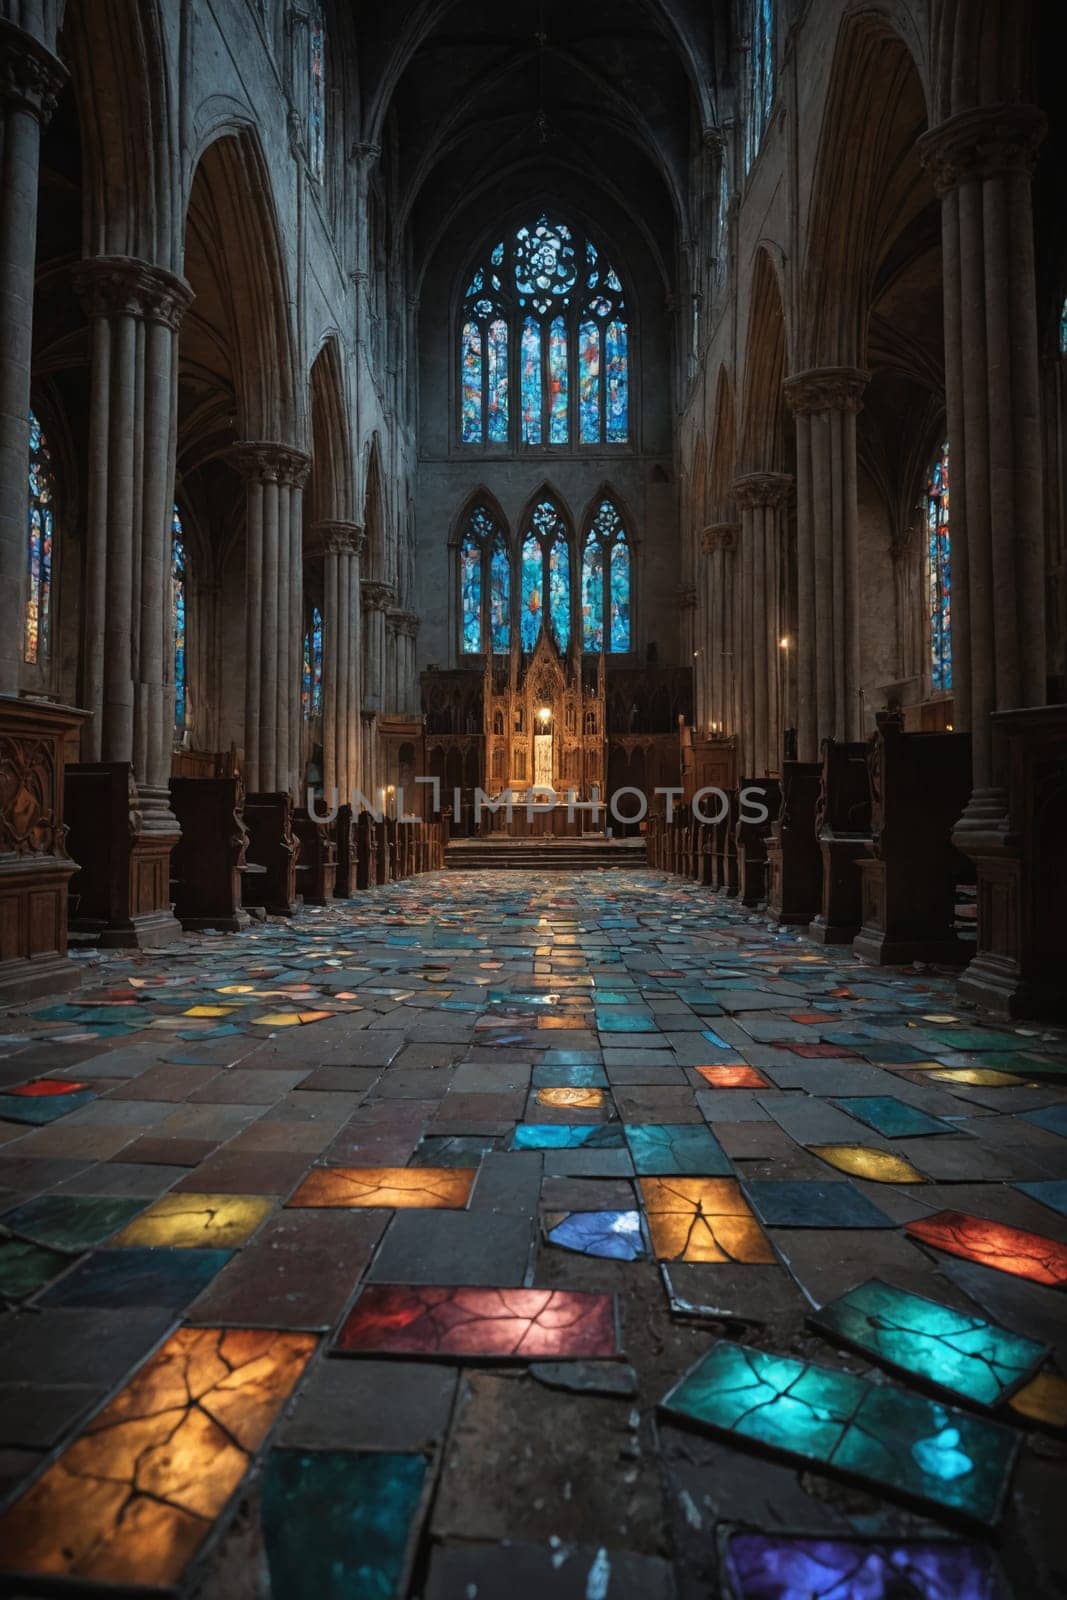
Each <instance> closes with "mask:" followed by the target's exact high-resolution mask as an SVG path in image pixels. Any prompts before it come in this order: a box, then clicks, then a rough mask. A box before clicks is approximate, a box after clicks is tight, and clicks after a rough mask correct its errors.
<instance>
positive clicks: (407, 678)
mask: <svg viewBox="0 0 1067 1600" xmlns="http://www.w3.org/2000/svg"><path fill="white" fill-rule="evenodd" d="M420 620H421V619H420V618H419V617H418V616H417V615H416V613H415V612H414V611H403V610H394V611H390V612H389V616H388V621H389V626H390V628H391V629H392V631H393V634H394V637H395V650H396V699H395V700H394V702H393V709H394V710H395V711H399V712H402V713H403V714H404V715H405V716H412V715H415V714H416V713H417V712H418V709H419V703H418V686H417V683H416V675H415V639H416V637H417V635H418V631H419V622H420Z"/></svg>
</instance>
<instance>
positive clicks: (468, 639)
mask: <svg viewBox="0 0 1067 1600" xmlns="http://www.w3.org/2000/svg"><path fill="white" fill-rule="evenodd" d="M459 592H460V601H461V604H462V607H463V649H464V651H465V652H466V653H467V654H468V655H475V654H477V652H478V651H479V650H480V649H481V648H482V547H481V544H480V542H479V540H478V539H476V538H475V536H474V533H473V531H472V530H471V528H470V527H469V526H468V528H467V533H466V537H465V538H464V540H463V545H462V548H461V549H460V552H459Z"/></svg>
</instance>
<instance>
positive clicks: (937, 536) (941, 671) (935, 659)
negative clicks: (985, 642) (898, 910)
mask: <svg viewBox="0 0 1067 1600" xmlns="http://www.w3.org/2000/svg"><path fill="white" fill-rule="evenodd" d="M926 537H927V547H926V548H927V581H928V584H929V598H930V678H931V684H932V687H933V688H934V689H935V690H939V689H951V688H952V552H951V543H952V539H951V529H950V522H949V470H948V442H947V441H946V442H945V443H944V444H943V445H942V446H941V449H940V450H939V451H938V454H937V457H936V459H935V461H934V464H933V466H932V467H931V469H930V477H929V480H928V482H927V485H926Z"/></svg>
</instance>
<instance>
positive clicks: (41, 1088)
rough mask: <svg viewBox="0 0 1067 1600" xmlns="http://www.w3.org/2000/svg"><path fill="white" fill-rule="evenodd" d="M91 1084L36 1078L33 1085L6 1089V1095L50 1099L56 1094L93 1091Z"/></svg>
mask: <svg viewBox="0 0 1067 1600" xmlns="http://www.w3.org/2000/svg"><path fill="white" fill-rule="evenodd" d="M91 1088H92V1084H90V1083H73V1082H71V1081H70V1080H69V1079H66V1078H35V1079H34V1080H33V1082H32V1083H20V1084H19V1085H18V1087H17V1088H16V1089H5V1090H4V1093H5V1094H17V1095H21V1096H22V1097H23V1098H24V1099H28V1100H40V1099H50V1098H51V1097H52V1095H56V1094H80V1093H81V1091H82V1090H83V1089H91Z"/></svg>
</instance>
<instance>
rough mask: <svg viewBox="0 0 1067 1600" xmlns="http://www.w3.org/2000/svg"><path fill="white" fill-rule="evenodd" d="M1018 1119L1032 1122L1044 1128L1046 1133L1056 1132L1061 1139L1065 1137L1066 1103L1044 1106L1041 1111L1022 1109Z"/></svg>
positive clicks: (1066, 1128) (1066, 1135) (1066, 1134)
mask: <svg viewBox="0 0 1067 1600" xmlns="http://www.w3.org/2000/svg"><path fill="white" fill-rule="evenodd" d="M1020 1120H1021V1121H1023V1122H1032V1123H1033V1125H1034V1127H1035V1128H1044V1129H1045V1131H1046V1133H1058V1134H1059V1135H1060V1137H1061V1139H1067V1105H1059V1106H1046V1107H1045V1109H1044V1110H1043V1111H1024V1112H1023V1113H1022V1116H1021V1119H1020Z"/></svg>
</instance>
